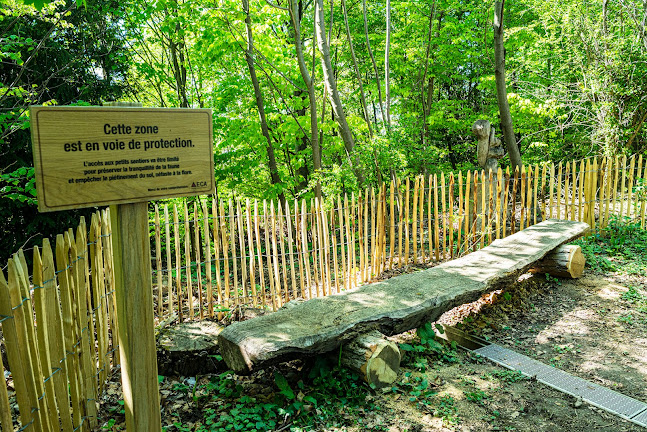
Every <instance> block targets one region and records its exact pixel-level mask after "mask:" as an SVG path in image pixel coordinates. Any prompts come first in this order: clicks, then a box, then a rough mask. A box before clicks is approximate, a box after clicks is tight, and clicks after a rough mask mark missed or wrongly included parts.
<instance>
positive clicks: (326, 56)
mask: <svg viewBox="0 0 647 432" xmlns="http://www.w3.org/2000/svg"><path fill="white" fill-rule="evenodd" d="M323 7H324V6H323V0H315V29H316V33H317V47H318V48H319V53H320V54H321V66H322V69H323V76H324V82H325V84H326V89H327V91H328V98H329V100H330V106H331V107H332V111H333V113H334V115H335V119H336V120H337V124H338V125H339V134H340V135H341V138H342V140H343V141H344V147H345V149H346V155H347V157H348V160H349V162H350V163H351V166H352V167H353V170H354V171H355V176H356V177H357V181H358V182H359V183H360V184H361V183H364V176H363V175H362V174H361V172H360V170H359V166H357V161H356V160H354V159H355V158H353V156H352V153H353V148H354V147H355V140H354V139H353V134H352V133H351V131H350V127H349V126H348V122H347V121H346V113H345V112H344V107H343V106H342V104H341V99H340V97H339V92H338V91H337V82H336V80H335V76H334V74H333V68H332V64H331V62H330V47H329V45H328V40H327V39H326V24H325V22H324V10H323Z"/></svg>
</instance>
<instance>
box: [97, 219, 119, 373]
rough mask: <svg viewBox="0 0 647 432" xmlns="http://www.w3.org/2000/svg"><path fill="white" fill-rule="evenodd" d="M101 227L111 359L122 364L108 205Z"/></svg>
mask: <svg viewBox="0 0 647 432" xmlns="http://www.w3.org/2000/svg"><path fill="white" fill-rule="evenodd" d="M101 229H102V231H103V233H104V234H103V236H102V240H103V250H104V251H105V253H104V255H103V256H104V260H103V261H104V268H105V272H104V274H105V277H106V294H105V295H106V305H107V308H108V316H109V320H110V330H111V334H110V342H111V360H112V365H113V366H114V365H118V364H120V358H119V349H118V347H117V339H118V336H117V335H118V334H119V333H118V325H117V318H118V317H117V299H116V298H115V295H114V291H115V285H116V282H115V271H114V268H113V261H114V259H113V256H114V255H113V250H112V238H111V237H112V225H111V223H110V207H106V208H105V209H104V210H103V212H102V216H101Z"/></svg>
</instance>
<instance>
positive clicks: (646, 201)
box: [640, 161, 647, 228]
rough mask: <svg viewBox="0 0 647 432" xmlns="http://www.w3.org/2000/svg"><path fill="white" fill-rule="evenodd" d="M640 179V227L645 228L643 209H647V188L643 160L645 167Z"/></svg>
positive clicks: (646, 173)
mask: <svg viewBox="0 0 647 432" xmlns="http://www.w3.org/2000/svg"><path fill="white" fill-rule="evenodd" d="M642 180H643V183H642V185H643V196H642V198H643V200H642V202H641V203H640V226H641V227H642V228H645V211H646V210H647V197H646V196H645V189H644V188H647V161H645V168H644V171H643V174H642Z"/></svg>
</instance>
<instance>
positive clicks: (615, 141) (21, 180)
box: [0, 0, 647, 257]
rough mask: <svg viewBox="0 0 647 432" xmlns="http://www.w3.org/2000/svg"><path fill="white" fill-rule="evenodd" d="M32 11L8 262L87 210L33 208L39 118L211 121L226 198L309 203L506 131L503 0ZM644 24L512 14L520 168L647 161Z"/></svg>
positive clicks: (16, 9) (425, 167)
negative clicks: (497, 28)
mask: <svg viewBox="0 0 647 432" xmlns="http://www.w3.org/2000/svg"><path fill="white" fill-rule="evenodd" d="M37 3H43V2H42V1H39V2H37ZM36 6H39V8H36V7H35V6H34V5H32V4H29V2H27V4H24V3H22V2H20V1H16V0H7V1H4V2H3V3H2V5H0V108H1V110H0V220H1V221H2V222H0V230H1V231H2V236H1V239H2V242H1V243H2V246H0V256H2V257H5V256H6V255H8V253H10V252H12V251H14V250H15V249H16V248H17V247H20V246H22V245H23V243H25V241H27V240H28V239H29V238H30V237H31V236H33V235H37V236H42V235H48V233H50V232H58V231H60V230H62V229H65V228H67V226H68V225H69V226H72V225H73V223H71V222H69V221H70V220H71V219H75V218H77V217H78V214H79V213H78V212H64V213H56V214H46V215H40V214H38V212H37V210H36V207H35V190H34V187H33V168H32V161H31V143H30V132H29V113H28V106H29V105H71V104H81V105H100V104H102V103H104V102H106V101H113V100H135V101H139V102H141V103H142V104H143V105H144V106H151V107H153V106H158V107H205V108H213V112H214V116H213V125H214V128H213V129H214V143H215V144H214V160H215V167H216V168H215V173H214V175H215V177H216V180H217V188H218V193H219V195H220V196H222V197H227V196H229V197H231V196H236V197H251V198H268V199H270V198H277V197H281V196H283V197H285V198H288V199H291V198H297V197H298V198H302V197H311V196H314V195H315V194H316V193H317V192H318V187H320V188H321V193H322V195H323V196H335V195H336V194H338V193H340V192H350V191H355V190H359V189H361V188H363V187H366V186H370V185H375V184H377V183H379V182H380V181H383V180H385V179H389V178H391V177H392V176H396V177H404V176H409V175H415V174H432V173H435V172H441V171H450V170H461V169H470V168H474V167H475V164H476V147H475V138H474V136H473V135H472V133H471V125H472V123H473V122H474V121H475V120H477V119H487V120H489V121H491V122H492V123H493V124H494V125H495V127H496V128H497V132H499V131H500V128H499V111H498V107H497V99H496V88H495V79H494V46H493V30H492V26H493V18H494V9H495V8H494V1H489V0H488V1H484V0H414V1H401V0H385V1H382V0H379V1H378V0H355V1H349V0H340V1H334V0H325V1H324V0H240V1H238V0H209V1H205V0H154V1H148V0H124V1H116V0H86V1H84V2H79V4H77V2H76V1H70V0H55V1H52V2H45V3H44V5H43V4H37V5H36ZM646 23H647V4H646V3H644V2H638V1H637V0H592V1H591V0H587V1H581V0H564V1H562V2H546V1H540V0H517V1H507V2H504V18H503V26H504V34H505V53H506V55H505V66H506V74H507V90H508V101H509V104H510V109H511V114H512V119H513V122H514V129H515V133H516V138H517V143H518V145H519V148H520V151H521V154H522V159H523V160H524V162H530V163H535V162H542V161H547V160H551V161H556V162H558V161H562V160H572V159H577V158H581V157H585V156H592V155H616V154H627V155H631V154H640V153H645V149H646V148H647V128H645V125H644V124H645V121H646V120H647V101H646V98H647V61H646V60H647V32H646ZM261 114H262V115H261ZM344 124H346V125H347V126H346V127H345V126H344ZM507 163H508V162H507V161H506V160H505V159H504V160H503V164H507Z"/></svg>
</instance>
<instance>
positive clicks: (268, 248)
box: [263, 200, 279, 311]
mask: <svg viewBox="0 0 647 432" xmlns="http://www.w3.org/2000/svg"><path fill="white" fill-rule="evenodd" d="M270 223H271V220H270V215H269V211H268V209H267V201H266V200H263V228H264V230H265V257H266V260H267V278H268V282H269V284H270V300H271V302H272V310H274V311H276V310H277V309H278V306H277V302H276V296H277V292H278V290H279V287H278V286H276V285H275V284H274V266H273V265H272V244H271V243H270V229H271V228H270Z"/></svg>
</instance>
